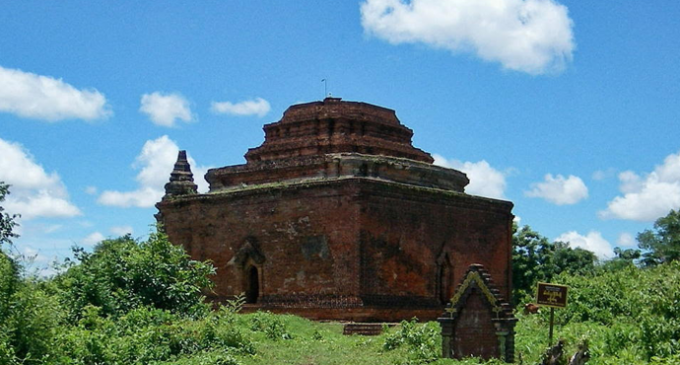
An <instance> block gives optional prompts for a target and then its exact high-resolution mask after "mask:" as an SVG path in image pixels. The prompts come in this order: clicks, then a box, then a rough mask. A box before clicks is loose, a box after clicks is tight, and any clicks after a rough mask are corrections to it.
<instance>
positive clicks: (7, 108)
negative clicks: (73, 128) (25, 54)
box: [0, 66, 112, 122]
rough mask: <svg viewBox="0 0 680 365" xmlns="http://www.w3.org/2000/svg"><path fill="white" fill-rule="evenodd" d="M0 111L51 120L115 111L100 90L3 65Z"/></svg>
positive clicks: (89, 117)
mask: <svg viewBox="0 0 680 365" xmlns="http://www.w3.org/2000/svg"><path fill="white" fill-rule="evenodd" d="M0 112H6V113H12V114H15V115H18V116H20V117H23V118H33V119H41V120H46V121H49V122H56V121H59V120H64V119H84V120H95V119H101V118H106V117H108V116H110V115H111V114H112V113H111V111H110V110H108V108H107V105H106V98H105V97H104V95H103V94H101V93H100V92H98V91H97V90H78V89H76V88H75V87H73V86H71V85H69V84H67V83H65V82H64V81H62V80H61V79H55V78H52V77H49V76H41V75H36V74H34V73H30V72H23V71H21V70H15V69H9V68H3V67H1V66H0Z"/></svg>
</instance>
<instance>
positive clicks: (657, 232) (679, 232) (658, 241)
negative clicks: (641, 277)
mask: <svg viewBox="0 0 680 365" xmlns="http://www.w3.org/2000/svg"><path fill="white" fill-rule="evenodd" d="M637 240H638V245H639V247H640V248H641V249H643V250H646V252H645V253H644V254H643V255H642V256H643V258H642V263H643V264H644V265H645V266H656V265H659V264H662V263H665V262H671V261H677V260H679V259H680V209H678V210H677V211H676V210H671V211H670V212H669V213H668V215H666V216H665V217H661V218H659V219H657V220H656V222H655V223H654V230H649V229H646V230H644V231H643V232H641V233H639V234H638V236H637Z"/></svg>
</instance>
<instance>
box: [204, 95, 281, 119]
mask: <svg viewBox="0 0 680 365" xmlns="http://www.w3.org/2000/svg"><path fill="white" fill-rule="evenodd" d="M270 109H271V106H270V105H269V102H268V101H267V100H264V99H262V98H255V100H246V101H242V102H239V103H231V102H229V101H223V102H216V101H213V102H212V103H211V105H210V110H211V111H212V112H213V113H217V114H230V115H238V116H245V115H257V116H258V117H264V116H265V115H266V114H267V113H269V110H270Z"/></svg>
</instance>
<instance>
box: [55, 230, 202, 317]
mask: <svg viewBox="0 0 680 365" xmlns="http://www.w3.org/2000/svg"><path fill="white" fill-rule="evenodd" d="M75 257H76V259H77V260H79V261H80V263H79V264H78V265H73V266H72V267H70V268H69V269H68V270H67V271H66V272H65V273H63V274H61V275H59V276H58V277H56V278H55V283H56V285H57V287H58V291H59V292H60V296H61V298H62V299H61V301H62V303H63V304H64V306H65V307H66V308H68V309H69V311H70V313H69V317H70V319H71V320H77V319H79V318H80V317H81V315H82V313H83V310H84V309H85V308H86V307H88V306H95V307H99V308H100V313H101V314H102V315H105V316H107V315H113V316H119V315H123V314H125V313H127V312H128V311H130V310H131V309H135V308H139V307H143V306H150V307H154V308H158V309H165V310H169V311H172V312H175V313H181V314H193V313H198V312H196V311H200V310H202V303H203V294H204V290H206V289H210V288H211V287H212V285H213V283H212V281H211V280H210V276H211V275H213V274H214V273H215V269H214V267H213V266H212V264H210V263H209V262H201V261H194V260H191V259H190V258H189V256H188V255H187V254H186V252H185V251H184V248H182V247H181V246H175V245H173V244H172V243H170V241H168V238H167V236H166V235H165V234H163V233H160V232H159V233H153V234H151V236H150V237H149V239H148V240H146V241H142V242H138V241H137V240H135V239H133V238H132V237H130V235H126V236H123V237H120V238H116V239H107V240H104V241H102V242H100V243H99V244H98V245H97V246H96V247H95V248H94V251H93V252H92V253H88V252H85V251H84V250H83V249H75Z"/></svg>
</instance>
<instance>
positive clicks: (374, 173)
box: [156, 98, 513, 322]
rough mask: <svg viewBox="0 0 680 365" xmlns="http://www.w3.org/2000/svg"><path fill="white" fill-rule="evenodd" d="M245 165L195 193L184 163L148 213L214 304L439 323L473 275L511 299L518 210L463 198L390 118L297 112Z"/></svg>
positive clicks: (347, 109)
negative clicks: (471, 269) (483, 274)
mask: <svg viewBox="0 0 680 365" xmlns="http://www.w3.org/2000/svg"><path fill="white" fill-rule="evenodd" d="M263 129H264V132H265V141H264V143H263V144H262V145H261V146H259V147H257V148H252V149H250V150H249V151H248V152H247V153H246V155H245V158H246V164H243V165H236V166H227V167H222V168H217V169H211V170H209V171H208V173H207V174H206V176H205V178H206V180H207V181H208V183H209V184H210V191H209V192H208V193H206V194H197V193H196V185H195V184H194V182H193V175H192V173H191V169H190V166H189V164H188V162H187V160H186V154H185V153H184V152H183V151H182V152H180V155H179V157H178V160H177V163H176V165H175V169H174V170H173V172H172V174H171V177H170V182H169V183H168V184H167V185H166V187H165V188H166V194H165V196H164V197H163V199H162V201H161V202H159V203H158V204H157V205H156V207H157V208H158V210H159V213H158V214H157V219H158V221H159V222H160V223H162V224H163V226H164V229H165V231H166V233H167V234H168V236H169V238H170V240H171V242H173V243H174V244H178V245H183V246H184V247H185V248H186V250H187V252H188V253H189V254H190V255H191V256H192V258H194V259H197V260H205V259H210V260H212V262H213V264H214V265H215V267H216V268H217V275H216V277H214V281H215V284H216V286H215V289H214V295H213V297H212V298H211V299H213V300H218V301H220V300H225V299H228V298H230V297H233V296H234V295H238V294H240V293H245V294H246V299H247V302H248V303H249V304H248V306H249V307H250V308H261V309H266V310H270V311H273V312H286V313H294V314H298V315H302V316H305V317H308V318H311V319H334V320H350V321H388V322H391V321H400V320H402V319H410V318H412V317H414V316H416V317H418V318H419V319H421V320H433V319H436V318H437V317H438V316H439V315H440V314H441V313H442V311H443V309H444V306H445V305H446V303H447V302H449V300H450V298H451V296H452V295H453V287H454V285H455V283H457V282H459V281H460V280H461V278H463V277H464V275H465V274H466V271H467V269H468V266H469V265H471V264H473V263H480V264H483V265H484V266H485V267H486V268H487V270H488V271H489V273H490V274H491V275H492V276H493V277H494V279H495V280H496V286H497V288H498V290H499V293H500V294H501V295H503V296H504V297H505V298H509V294H510V291H511V254H512V249H511V239H512V219H513V215H512V213H511V210H512V203H510V202H507V201H501V200H495V199H489V198H483V197H478V196H472V195H468V194H466V193H465V192H464V188H465V186H466V185H467V184H468V182H469V181H468V179H467V177H466V176H465V174H463V173H461V172H459V171H457V170H453V169H449V168H444V167H439V166H435V165H433V164H432V162H433V159H432V157H431V156H430V154H428V153H426V152H424V151H422V150H420V149H417V148H415V147H413V146H412V143H411V137H412V136H413V132H412V130H410V129H409V128H407V127H405V126H404V125H402V124H401V123H400V121H399V120H398V119H397V117H396V114H395V112H394V111H393V110H390V109H386V108H382V107H378V106H374V105H370V104H366V103H359V102H346V101H342V100H341V99H339V98H326V99H325V100H323V101H318V102H312V103H306V104H299V105H293V106H291V107H290V108H288V110H286V111H285V112H284V114H283V117H282V119H281V120H280V121H278V122H275V123H271V124H266V125H265V126H264V128H263Z"/></svg>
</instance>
